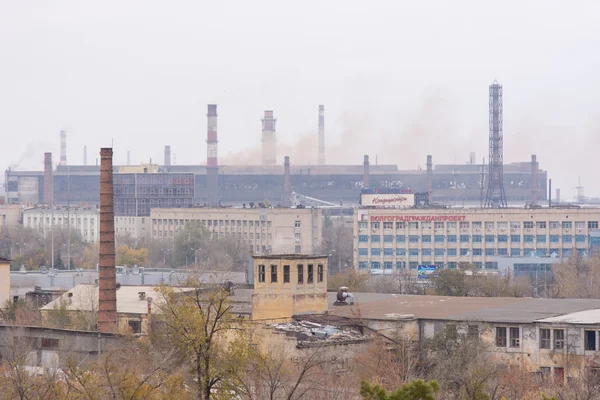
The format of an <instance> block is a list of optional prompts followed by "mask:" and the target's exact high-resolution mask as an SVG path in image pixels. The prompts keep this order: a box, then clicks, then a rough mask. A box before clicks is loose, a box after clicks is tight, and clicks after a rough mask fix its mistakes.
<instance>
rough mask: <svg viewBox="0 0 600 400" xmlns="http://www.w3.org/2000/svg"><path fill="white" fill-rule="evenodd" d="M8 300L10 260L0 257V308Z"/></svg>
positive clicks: (4, 305)
mask: <svg viewBox="0 0 600 400" xmlns="http://www.w3.org/2000/svg"><path fill="white" fill-rule="evenodd" d="M8 300H10V260H7V259H6V258H2V257H0V308H4V307H6V303H7V302H8Z"/></svg>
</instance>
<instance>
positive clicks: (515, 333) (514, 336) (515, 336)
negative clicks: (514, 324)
mask: <svg viewBox="0 0 600 400" xmlns="http://www.w3.org/2000/svg"><path fill="white" fill-rule="evenodd" d="M520 344H521V335H519V328H510V347H519V345H520Z"/></svg>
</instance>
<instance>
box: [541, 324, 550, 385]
mask: <svg viewBox="0 0 600 400" xmlns="http://www.w3.org/2000/svg"><path fill="white" fill-rule="evenodd" d="M550 342H551V339H550V329H540V349H549V348H550ZM548 374H550V372H548Z"/></svg>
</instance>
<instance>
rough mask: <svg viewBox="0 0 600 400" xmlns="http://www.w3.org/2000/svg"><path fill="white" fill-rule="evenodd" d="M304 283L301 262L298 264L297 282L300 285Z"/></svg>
mask: <svg viewBox="0 0 600 400" xmlns="http://www.w3.org/2000/svg"><path fill="white" fill-rule="evenodd" d="M303 283H304V266H303V265H302V264H298V284H299V285H302V284H303Z"/></svg>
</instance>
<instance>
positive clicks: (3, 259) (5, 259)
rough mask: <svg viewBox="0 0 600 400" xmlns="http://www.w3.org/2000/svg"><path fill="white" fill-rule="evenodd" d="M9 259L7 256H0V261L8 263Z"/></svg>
mask: <svg viewBox="0 0 600 400" xmlns="http://www.w3.org/2000/svg"><path fill="white" fill-rule="evenodd" d="M10 262H11V260H9V259H8V258H4V257H0V263H10Z"/></svg>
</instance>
